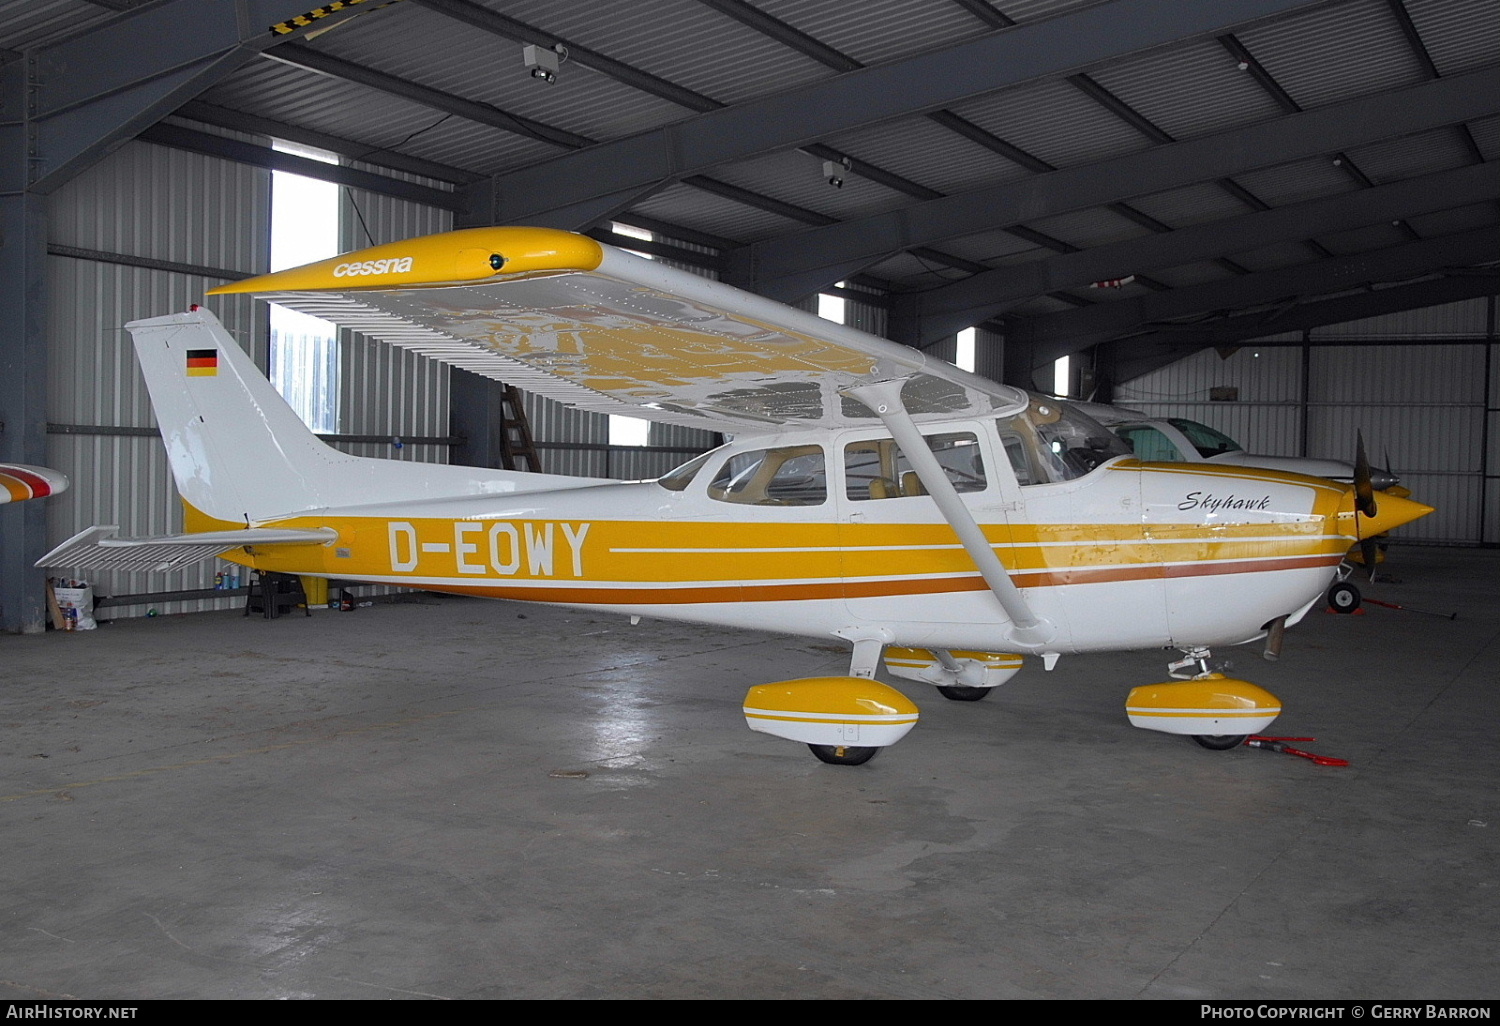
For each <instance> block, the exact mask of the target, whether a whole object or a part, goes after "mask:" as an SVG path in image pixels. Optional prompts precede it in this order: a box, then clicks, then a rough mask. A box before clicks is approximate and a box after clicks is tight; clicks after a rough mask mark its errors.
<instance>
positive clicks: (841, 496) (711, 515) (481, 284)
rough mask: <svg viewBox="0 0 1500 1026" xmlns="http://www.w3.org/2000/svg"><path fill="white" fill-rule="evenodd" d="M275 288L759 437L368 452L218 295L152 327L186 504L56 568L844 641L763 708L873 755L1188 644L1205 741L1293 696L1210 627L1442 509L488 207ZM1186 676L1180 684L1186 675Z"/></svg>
mask: <svg viewBox="0 0 1500 1026" xmlns="http://www.w3.org/2000/svg"><path fill="white" fill-rule="evenodd" d="M214 291H215V293H217V294H226V293H245V292H250V293H254V294H256V295H259V296H263V297H264V298H267V299H271V300H274V301H275V302H278V303H281V304H284V305H286V306H289V307H293V308H295V309H298V310H302V311H304V312H307V313H310V314H315V315H317V316H319V317H323V318H327V319H329V320H332V321H335V322H337V323H339V324H341V325H344V326H346V327H349V328H353V329H354V330H356V331H360V332H363V333H365V334H366V335H369V336H372V337H374V338H377V339H382V340H384V341H386V342H389V343H391V344H394V345H399V346H404V347H407V348H410V349H413V350H415V351H417V352H420V353H424V354H426V355H429V356H432V357H435V358H438V359H443V360H447V361H449V362H451V363H453V364H454V365H456V366H460V367H464V368H466V369H468V370H471V371H474V372H476V373H479V374H484V375H488V376H491V377H493V378H497V379H501V380H504V381H506V382H508V383H510V384H514V385H517V386H519V387H521V388H525V389H528V390H531V391H534V392H537V393H540V394H542V395H545V396H548V397H549V398H552V399H555V400H558V401H560V402H564V403H568V404H571V405H573V406H576V407H579V408H582V409H586V410H593V411H597V412H600V413H617V414H633V415H635V416H639V417H644V418H647V419H649V420H654V421H661V422H664V423H670V424H681V425H688V426H691V427H698V428H706V429H708V430H711V431H717V432H722V433H726V434H728V435H731V436H733V441H731V442H730V443H729V444H727V445H725V446H723V447H721V448H719V449H716V450H714V451H713V452H710V453H707V454H705V455H702V456H699V457H697V458H696V459H694V460H692V461H690V462H688V463H687V464H685V465H683V466H682V467H679V468H678V469H676V470H674V471H672V472H671V473H669V474H667V475H666V476H665V477H663V478H661V479H660V480H658V481H642V482H631V483H622V482H617V481H608V480H600V479H593V478H576V477H559V476H552V475H539V474H528V473H520V472H513V471H504V470H488V469H481V468H475V467H462V466H440V465H429V464H416V463H404V462H394V461H387V460H379V459H361V458H357V457H353V456H348V455H345V454H342V453H339V452H337V451H335V450H333V449H331V448H329V447H327V446H325V445H323V444H322V443H321V442H320V441H318V440H317V439H316V438H315V437H314V436H313V435H312V433H311V432H309V431H308V429H307V428H306V427H304V426H303V424H302V423H301V421H300V420H298V418H297V416H296V415H295V414H294V413H293V412H292V410H291V409H290V408H289V407H288V406H287V405H286V403H284V402H283V401H282V400H281V398H280V397H279V396H278V395H277V394H276V393H275V392H274V391H273V390H272V389H271V387H270V385H269V383H268V382H267V381H266V379H265V378H264V377H263V376H262V375H261V374H260V373H259V372H258V371H257V370H256V369H255V367H254V365H253V364H252V363H251V361H250V359H249V358H248V357H247V356H246V355H245V354H244V352H242V351H241V349H240V348H239V346H238V345H236V344H235V342H234V341H233V339H231V338H230V337H229V335H228V334H227V333H226V332H225V331H224V329H223V328H222V327H221V326H220V325H219V323H218V321H217V320H215V319H214V317H213V316H212V315H211V314H209V313H208V312H207V311H204V310H199V309H195V310H193V311H191V312H188V313H179V314H172V315H168V316H165V317H157V318H153V319H150V320H144V321H137V322H135V323H133V324H130V325H128V327H129V329H130V331H131V333H132V334H133V336H134V339H135V345H136V351H137V353H138V355H139V358H140V365H141V369H142V371H143V372H144V375H145V378H146V382H147V384H148V387H149V388H150V392H151V398H152V402H153V404H154V406H155V409H156V415H157V420H158V421H159V422H160V424H161V431H162V437H163V439H164V440H165V442H166V447H167V452H168V455H169V458H170V460H171V465H172V469H173V472H174V474H175V476H176V481H177V487H178V490H179V491H180V492H181V495H182V500H183V503H184V505H185V507H186V527H187V532H188V533H185V534H182V535H177V536H173V537H169V538H150V539H123V538H117V537H113V534H114V532H115V530H116V529H114V528H109V527H103V528H91V529H90V530H88V531H85V532H83V533H82V534H80V535H79V536H78V537H77V538H75V539H73V540H72V541H70V542H68V543H66V544H65V545H63V546H62V547H60V548H59V549H57V550H56V551H54V552H53V553H51V554H49V555H48V556H47V557H45V558H44V560H43V563H44V564H47V565H53V566H79V567H85V566H87V567H97V566H121V567H129V568H132V569H138V570H139V569H151V568H158V569H167V568H170V567H174V566H179V565H183V564H184V563H186V562H190V561H193V560H196V559H199V558H206V557H208V556H212V555H219V556H221V557H222V558H225V559H230V560H233V561H235V562H238V563H240V564H242V565H245V566H249V567H255V568H258V569H261V570H266V571H280V572H286V573H296V574H304V575H314V576H324V577H337V578H340V579H343V580H353V581H370V582H383V583H390V584H398V585H405V586H409V587H414V588H422V589H427V590H432V591H442V592H453V593H458V594H466V595H482V596H486V597H490V598H507V599H522V600H528V601H533V602H548V603H558V604H564V605H571V606H579V607H584V608H589V609H596V610H610V611H614V612H618V613H620V614H623V615H630V616H656V617H664V618H672V619H683V620H694V621H699V622H703V623H712V624H726V625H731V626H737V627H748V628H754V629H762V630H771V631H782V632H787V633H793V634H799V635H804V636H807V637H813V638H825V639H826V638H828V637H830V636H833V637H838V638H841V639H843V640H845V641H847V642H848V643H849V644H850V646H851V648H852V655H851V660H850V667H849V675H848V677H834V678H813V679H809V680H802V681H789V682H781V683H777V684H773V685H764V686H760V687H756V688H753V689H752V690H751V692H750V695H749V696H748V697H747V699H746V708H745V712H746V717H747V719H748V721H749V722H750V724H751V726H752V727H754V728H756V729H758V730H763V731H766V732H768V733H773V734H777V735H780V736H783V737H788V738H791V739H793V740H798V741H802V742H805V743H807V744H809V745H811V746H812V748H813V751H814V753H815V754H817V755H818V756H819V757H820V758H822V759H824V760H825V761H830V762H845V763H857V762H862V761H864V760H865V759H867V758H869V756H870V755H872V754H874V752H876V751H877V750H878V749H879V748H880V747H882V746H885V745H889V744H892V743H894V741H896V740H898V739H899V738H900V737H901V736H902V735H903V734H904V733H905V732H906V731H907V730H909V729H910V727H911V724H912V723H913V722H914V721H915V719H916V715H917V711H916V707H915V706H913V705H912V704H911V703H910V702H909V701H908V700H907V699H906V698H905V696H904V695H902V694H901V693H900V692H898V691H896V690H894V689H892V688H887V687H885V685H882V684H878V683H876V682H875V681H874V680H873V677H874V674H875V671H876V668H877V665H878V663H879V661H880V658H881V654H882V652H884V653H885V662H886V668H887V670H888V671H889V672H891V673H892V674H894V675H896V676H900V677H905V678H909V679H912V680H919V681H925V682H928V683H932V684H936V685H938V686H939V687H940V688H941V689H942V691H943V693H944V694H945V695H947V696H948V697H950V698H957V699H969V700H972V699H975V698H979V697H982V696H983V695H985V694H986V693H987V691H988V689H989V688H991V687H993V686H995V685H997V684H999V683H1002V682H1003V681H1004V680H1006V679H1008V678H1009V677H1010V675H1011V674H1013V673H1014V672H1015V671H1016V668H1017V667H1018V666H1019V665H1020V662H1021V658H1020V657H1021V656H1022V655H1036V656H1040V657H1041V658H1042V661H1043V663H1044V665H1045V666H1046V667H1047V668H1049V669H1050V668H1051V667H1052V666H1053V665H1054V663H1055V662H1056V660H1057V659H1058V658H1059V657H1060V656H1062V655H1066V654H1069V653H1079V652H1096V651H1107V650H1117V649H1138V648H1162V647H1167V648H1170V647H1178V648H1181V649H1183V650H1184V651H1185V652H1186V658H1185V659H1184V660H1182V661H1181V662H1179V663H1176V664H1174V667H1173V669H1174V671H1183V670H1184V669H1189V668H1196V669H1198V670H1199V671H1201V672H1199V673H1197V674H1196V675H1193V674H1191V673H1183V676H1184V677H1188V676H1192V677H1193V678H1194V679H1193V680H1191V681H1188V682H1187V683H1185V684H1170V685H1160V686H1157V687H1155V688H1152V689H1146V688H1138V689H1136V691H1135V692H1133V693H1132V699H1131V702H1130V705H1129V707H1130V710H1131V716H1132V720H1133V722H1136V723H1137V724H1138V725H1142V726H1148V727H1151V728H1153V729H1157V730H1165V731H1167V732H1170V733H1181V734H1190V735H1194V736H1198V737H1200V738H1201V739H1203V741H1204V743H1205V744H1207V745H1209V746H1212V747H1226V746H1227V745H1228V744H1231V743H1238V742H1239V741H1240V740H1242V739H1243V736H1244V735H1246V734H1249V733H1253V732H1255V731H1257V730H1261V729H1264V726H1265V725H1267V724H1269V722H1270V720H1271V719H1273V718H1274V717H1275V715H1276V713H1277V712H1279V711H1280V710H1279V706H1278V704H1277V702H1276V700H1275V698H1274V697H1273V696H1271V695H1269V694H1267V693H1266V692H1264V691H1261V690H1260V689H1258V688H1255V687H1254V685H1250V684H1246V683H1244V682H1237V681H1229V680H1225V679H1224V678H1222V677H1220V676H1219V675H1217V674H1210V673H1209V671H1208V664H1207V660H1208V658H1209V651H1208V649H1209V646H1215V645H1236V644H1242V643H1245V642H1249V641H1253V640H1256V639H1259V638H1262V637H1266V636H1267V635H1268V634H1269V635H1270V637H1271V639H1272V645H1273V646H1274V645H1276V644H1279V640H1280V635H1281V630H1282V628H1283V627H1284V626H1285V625H1288V624H1293V623H1296V622H1297V621H1298V620H1299V619H1300V618H1301V617H1302V616H1303V615H1304V614H1305V613H1306V612H1307V611H1308V609H1309V608H1310V607H1311V606H1312V605H1313V604H1314V603H1316V602H1317V601H1318V599H1319V598H1320V597H1321V596H1322V594H1323V591H1324V590H1325V589H1326V588H1327V586H1328V583H1329V581H1330V580H1331V579H1332V577H1333V573H1334V569H1335V567H1337V566H1338V564H1339V561H1340V559H1342V557H1343V553H1344V552H1345V551H1346V550H1347V549H1348V548H1349V546H1350V544H1351V543H1352V542H1355V541H1357V540H1358V539H1359V538H1360V537H1361V536H1363V535H1368V534H1376V533H1382V532H1384V531H1387V530H1389V529H1390V528H1392V527H1394V526H1396V525H1397V524H1400V523H1404V522H1406V521H1408V520H1411V519H1414V518H1416V517H1419V516H1422V515H1423V514H1425V513H1427V512H1429V511H1430V510H1429V508H1428V507H1426V506H1422V505H1420V504H1418V503H1414V502H1411V501H1409V500H1400V499H1387V498H1385V497H1383V496H1382V497H1381V499H1380V503H1379V509H1378V511H1377V510H1376V509H1375V507H1374V504H1373V502H1366V503H1365V504H1364V508H1363V510H1362V511H1361V510H1357V509H1356V491H1357V489H1356V488H1354V487H1351V486H1348V485H1342V484H1338V483H1334V482H1330V481H1327V480H1323V479H1319V478H1313V477H1304V476H1299V475H1295V474H1286V473H1278V472H1275V471H1265V470H1258V469H1253V468H1245V467H1217V466H1204V467H1199V466H1185V465H1181V464H1169V463H1161V464H1154V463H1143V462H1141V461H1139V460H1136V459H1134V458H1132V457H1131V455H1130V453H1129V451H1128V449H1127V447H1126V446H1125V445H1124V444H1123V443H1122V442H1120V440H1119V439H1117V438H1115V437H1114V436H1113V435H1111V434H1110V433H1109V432H1108V431H1107V430H1105V429H1104V428H1102V427H1100V426H1099V425H1098V424H1097V423H1096V422H1094V421H1093V420H1091V419H1089V418H1088V417H1086V416H1083V415H1080V414H1078V413H1076V412H1075V411H1072V410H1070V409H1069V408H1068V406H1067V404H1063V403H1058V402H1056V401H1054V400H1050V399H1045V398H1041V397H1036V396H1031V395H1028V394H1027V393H1025V392H1023V391H1021V390H1019V389H1016V388H1012V387H1009V386H1005V385H999V384H996V383H995V382H992V381H988V380H986V379H984V378H980V377H977V376H975V375H973V374H969V373H966V372H964V371H961V370H959V369H958V368H956V367H954V366H953V365H951V364H949V363H946V362H943V361H941V360H937V359H935V358H933V357H930V356H927V355H924V354H923V353H921V352H918V351H916V350H913V349H908V348H906V347H904V346H900V345H897V344H895V343H892V342H889V341H886V340H884V339H881V338H877V337H874V336H872V335H867V334H864V333H862V332H859V331H855V330H853V329H851V328H847V327H844V326H841V325H838V324H834V323H831V322H829V321H826V320H823V319H821V318H818V317H815V316H813V315H812V314H808V313H804V312H801V311H798V310H795V309H791V308H789V307H786V306H782V305H780V304H778V303H774V302H771V301H769V300H766V299H763V298H760V297H757V296H754V295H750V294H747V293H744V292H740V291H738V290H736V289H733V288H730V287H728V286H725V285H722V284H719V283H717V282H714V281H709V280H706V279H704V278H700V277H697V276H695V275H692V274H688V273H686V272H683V271H678V270H674V269H672V268H668V267H664V266H662V265H661V264H659V263H656V262H653V261H651V260H647V259H643V258H640V257H636V256H632V255H630V254H629V253H625V252H623V251H621V250H617V249H614V248H611V247H609V246H606V245H601V244H600V243H598V242H595V241H593V240H592V239H589V238H587V237H585V236H581V235H574V234H572V233H569V232H562V231H556V230H551V229H540V228H474V229H466V230H463V231H456V232H451V233H447V234H443V235H434V236H428V237H426V238H420V239H413V240H409V241H406V242H399V243H393V244H390V245H384V246H377V247H374V248H371V249H368V250H364V251H361V252H357V253H353V254H348V255H346V256H343V257H338V258H335V259H332V260H325V261H322V262H320V263H314V264H309V265H307V266H304V267H300V268H296V269H292V270H287V271H280V272H277V273H274V274H269V275H264V276H262V277H259V278H254V279H250V280H249V281H245V282H239V283H236V284H233V285H228V286H224V287H222V288H219V289H216V290H214ZM1171 689H1185V690H1171Z"/></svg>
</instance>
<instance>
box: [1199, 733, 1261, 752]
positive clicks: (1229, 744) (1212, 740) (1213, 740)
mask: <svg viewBox="0 0 1500 1026" xmlns="http://www.w3.org/2000/svg"><path fill="white" fill-rule="evenodd" d="M1249 736H1250V735H1249V734H1194V735H1192V738H1193V740H1194V741H1196V742H1198V743H1199V744H1200V745H1202V746H1203V747H1204V748H1207V749H1208V750H1209V751H1211V752H1227V751H1229V749H1231V748H1238V747H1239V746H1240V745H1242V744H1244V743H1245V738H1247V737H1249Z"/></svg>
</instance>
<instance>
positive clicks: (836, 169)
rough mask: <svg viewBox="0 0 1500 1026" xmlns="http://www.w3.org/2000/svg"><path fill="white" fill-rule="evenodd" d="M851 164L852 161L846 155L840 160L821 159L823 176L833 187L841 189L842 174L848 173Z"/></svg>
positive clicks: (842, 185) (842, 183) (842, 182)
mask: <svg viewBox="0 0 1500 1026" xmlns="http://www.w3.org/2000/svg"><path fill="white" fill-rule="evenodd" d="M853 166H854V161H852V160H850V159H849V158H848V157H844V158H843V159H842V160H825V161H823V177H824V178H826V179H827V180H828V184H829V185H831V186H833V187H834V188H835V189H842V188H843V187H844V175H846V174H848V173H849V169H850V168H851V167H853Z"/></svg>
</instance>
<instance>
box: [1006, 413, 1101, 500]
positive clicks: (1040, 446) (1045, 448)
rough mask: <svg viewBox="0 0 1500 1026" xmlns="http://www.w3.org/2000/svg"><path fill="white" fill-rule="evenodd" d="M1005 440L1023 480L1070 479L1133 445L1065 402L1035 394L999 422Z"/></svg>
mask: <svg viewBox="0 0 1500 1026" xmlns="http://www.w3.org/2000/svg"><path fill="white" fill-rule="evenodd" d="M996 427H997V428H998V430H999V432H1000V444H1001V446H1002V447H1003V448H1004V450H1005V453H1006V455H1007V456H1008V457H1009V459H1010V465H1011V467H1012V469H1014V470H1015V472H1016V479H1017V480H1018V481H1019V482H1020V483H1021V484H1023V485H1029V484H1045V483H1047V482H1053V481H1071V480H1073V479H1074V478H1079V477H1082V476H1083V475H1085V474H1087V473H1088V472H1089V471H1091V470H1093V469H1094V468H1095V467H1097V466H1099V465H1100V464H1102V463H1104V462H1105V461H1106V460H1111V459H1114V458H1115V457H1116V456H1129V455H1130V446H1128V445H1126V444H1125V443H1124V442H1123V441H1121V440H1120V439H1119V438H1116V437H1115V436H1114V435H1113V434H1111V433H1110V432H1109V430H1108V429H1107V428H1105V427H1104V425H1102V424H1100V423H1099V422H1098V421H1096V420H1094V419H1093V418H1092V417H1090V416H1088V415H1087V414H1086V413H1084V412H1082V411H1081V410H1079V409H1078V408H1077V407H1075V406H1072V405H1071V404H1069V403H1066V402H1059V401H1057V400H1055V399H1048V398H1046V397H1044V396H1033V397H1032V400H1031V405H1030V406H1028V407H1027V408H1026V410H1025V411H1024V412H1022V413H1018V414H1016V415H1015V416H1013V417H1003V418H1001V419H1000V420H999V421H997V422H996Z"/></svg>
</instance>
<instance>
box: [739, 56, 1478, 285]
mask: <svg viewBox="0 0 1500 1026" xmlns="http://www.w3.org/2000/svg"><path fill="white" fill-rule="evenodd" d="M1496 111H1500V65H1496V66H1491V67H1488V68H1483V69H1480V70H1478V71H1474V72H1469V73H1467V74H1463V75H1454V76H1452V77H1450V78H1444V79H1439V80H1437V81H1435V82H1425V83H1423V84H1421V85H1418V86H1413V87H1411V88H1409V89H1403V90H1398V91H1395V92H1389V93H1382V94H1379V95H1374V96H1365V97H1360V98H1358V99H1355V100H1349V101H1347V102H1345V103H1340V104H1335V105H1333V106H1329V107H1323V108H1319V109H1317V110H1312V111H1307V112H1304V113H1301V114H1293V115H1289V116H1287V117H1283V118H1278V119H1276V120H1273V121H1265V122H1259V123H1257V124H1253V125H1246V126H1244V127H1242V128H1236V129H1231V130H1229V131H1227V132H1220V133H1217V134H1215V135H1210V136H1203V137H1200V138H1197V139H1190V140H1186V141H1183V142H1176V143H1170V144H1166V145H1162V146H1155V147H1152V148H1150V149H1147V150H1142V151H1139V152H1136V153H1130V154H1125V155H1124V156H1120V157H1114V158H1111V159H1109V160H1104V161H1100V162H1098V163H1095V164H1088V165H1084V166H1081V167H1071V168H1064V169H1062V170H1058V171H1053V172H1050V173H1048V174H1044V175H1038V176H1036V177H1035V178H1028V179H1023V180H1020V181H1015V182H1006V183H1004V184H1001V185H994V186H989V187H987V188H983V189H976V190H973V191H971V192H965V193H958V194H955V195H952V196H945V197H943V198H942V199H935V200H929V201H926V202H923V203H917V204H913V205H911V206H908V207H903V208H901V209H898V210H892V211H887V212H884V213H880V214H874V215H871V216H869V217H863V218H855V219H852V220H849V221H844V222H841V223H839V224H836V225H831V226H829V227H826V228H818V229H814V230H811V231H806V232H802V233H800V234H798V235H792V236H783V237H781V238H778V239H774V240H770V241H767V242H761V243H755V244H753V245H751V246H747V247H745V248H744V249H742V250H740V251H739V252H738V253H736V254H735V255H734V261H735V263H736V264H737V265H738V266H742V267H745V268H747V269H748V270H747V273H746V274H745V277H744V280H745V281H747V282H749V283H751V287H752V288H753V290H754V291H756V292H760V293H762V294H764V295H768V296H771V297H772V298H781V299H784V298H788V297H790V298H798V297H800V296H805V295H807V294H809V293H812V292H816V291H817V290H818V289H819V288H820V287H822V286H823V285H825V284H827V283H828V282H830V281H838V280H839V279H840V278H845V277H848V275H850V274H852V273H855V272H856V271H858V270H861V269H862V268H865V267H868V266H870V265H871V264H874V263H878V262H879V261H881V260H883V259H885V258H887V257H889V256H891V255H892V254H894V253H899V252H901V251H903V250H908V249H911V248H913V247H915V246H924V245H928V244H931V243H934V242H938V241H941V240H943V239H948V238H954V237H960V236H964V235H970V234H973V233H976V232H981V231H987V230H994V229H1005V228H1009V227H1011V226H1013V225H1016V224H1019V223H1021V222H1023V221H1027V220H1032V219H1036V218H1042V217H1050V216H1053V215H1056V214H1064V213H1069V212H1071V211H1077V210H1086V209H1090V208H1092V207H1098V206H1104V205H1107V204H1109V203H1114V202H1118V201H1121V200H1125V199H1129V198H1131V197H1134V196H1142V195H1150V194H1152V193H1157V192H1164V191H1166V190H1169V189H1175V188H1181V187H1183V186H1188V185H1193V184H1196V183H1198V182H1203V181H1212V180H1215V179H1220V178H1224V177H1227V176H1229V175H1234V174H1239V173H1242V172H1245V171H1252V170H1255V169H1257V168H1262V167H1268V166H1271V165H1274V164H1281V163H1285V162H1287V161H1291V160H1297V159H1300V158H1303V157H1310V156H1319V155H1323V154H1327V153H1328V152H1329V151H1330V150H1341V149H1343V148H1345V147H1353V146H1360V145H1364V144H1368V143H1373V142H1378V141H1381V140H1384V139H1390V138H1395V137H1399V136H1403V135H1411V134H1415V133H1417V132H1421V131H1426V130H1428V129H1431V128H1438V127H1441V126H1443V125H1450V124H1455V123H1460V122H1463V121H1468V120H1473V119H1475V118H1479V117H1484V116H1486V115H1489V114H1493V113H1495V112H1496Z"/></svg>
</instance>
